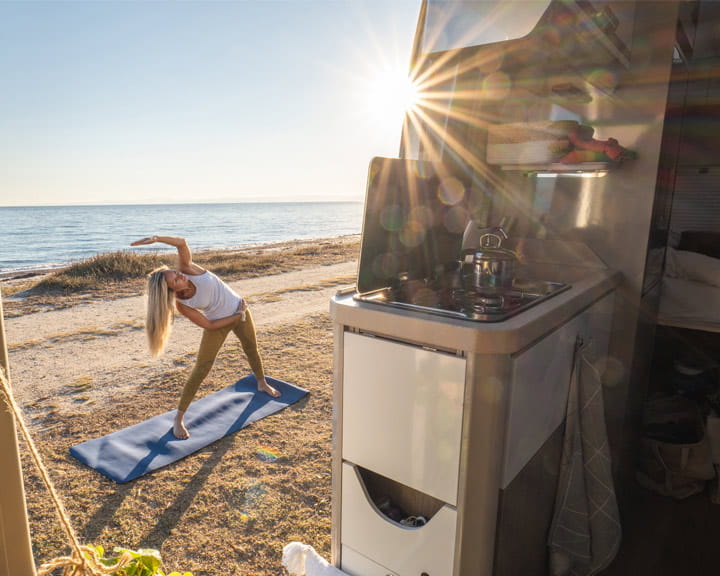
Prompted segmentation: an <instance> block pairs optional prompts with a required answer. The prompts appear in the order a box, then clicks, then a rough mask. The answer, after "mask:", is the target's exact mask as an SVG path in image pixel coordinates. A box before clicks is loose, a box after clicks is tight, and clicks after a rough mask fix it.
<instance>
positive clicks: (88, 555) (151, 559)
mask: <svg viewBox="0 0 720 576" xmlns="http://www.w3.org/2000/svg"><path fill="white" fill-rule="evenodd" d="M79 551H80V552H82V557H80V556H79V555H78V554H77V553H76V554H73V555H72V556H66V557H62V558H56V559H55V560H52V561H50V562H48V563H47V564H43V565H42V566H40V568H39V569H38V572H37V573H38V576H48V575H49V574H51V573H54V572H55V570H57V569H60V568H62V569H63V572H62V574H63V576H101V575H106V576H193V575H192V573H190V572H183V573H182V574H181V573H180V572H169V573H167V574H166V573H165V572H163V570H162V558H160V552H158V551H157V550H154V549H152V548H141V549H139V550H128V549H127V548H117V547H116V548H114V549H113V551H114V552H115V553H116V554H117V556H114V557H108V558H106V557H105V549H104V548H103V547H102V546H80V547H79Z"/></svg>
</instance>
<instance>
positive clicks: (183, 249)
mask: <svg viewBox="0 0 720 576" xmlns="http://www.w3.org/2000/svg"><path fill="white" fill-rule="evenodd" d="M155 242H161V243H162V244H168V245H169V246H174V247H175V248H177V252H178V268H179V269H180V271H181V272H184V273H185V274H202V273H203V272H205V269H204V268H202V267H201V266H198V265H197V264H195V263H194V262H193V261H192V253H191V252H190V246H188V243H187V240H185V238H183V237H181V236H148V237H147V238H141V239H140V240H135V242H133V243H132V244H130V246H143V245H145V244H154V243H155Z"/></svg>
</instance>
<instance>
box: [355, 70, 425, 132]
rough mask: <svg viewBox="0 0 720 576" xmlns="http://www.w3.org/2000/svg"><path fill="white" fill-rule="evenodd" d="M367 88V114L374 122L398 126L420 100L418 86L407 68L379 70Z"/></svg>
mask: <svg viewBox="0 0 720 576" xmlns="http://www.w3.org/2000/svg"><path fill="white" fill-rule="evenodd" d="M367 88H368V92H367V108H368V114H369V115H370V117H371V118H372V119H374V120H375V121H376V122H382V123H384V122H391V123H392V124H393V125H395V126H400V125H401V124H402V121H403V118H404V117H405V114H406V113H408V112H411V111H412V110H414V109H415V107H416V106H417V105H418V103H419V101H420V93H419V90H418V87H417V85H416V84H415V83H414V82H413V81H412V79H411V78H410V76H409V75H408V71H407V70H401V69H391V68H386V69H383V70H380V71H378V73H377V74H376V75H375V77H374V78H372V80H371V81H370V82H369V85H368V87H367Z"/></svg>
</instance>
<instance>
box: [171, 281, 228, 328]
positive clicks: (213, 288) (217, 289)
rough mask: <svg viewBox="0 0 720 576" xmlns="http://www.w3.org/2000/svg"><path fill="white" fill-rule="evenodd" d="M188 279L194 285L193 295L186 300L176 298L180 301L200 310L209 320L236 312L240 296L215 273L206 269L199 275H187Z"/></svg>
mask: <svg viewBox="0 0 720 576" xmlns="http://www.w3.org/2000/svg"><path fill="white" fill-rule="evenodd" d="M188 279H189V280H190V281H191V282H192V283H193V284H194V285H195V295H194V296H193V297H192V298H188V299H187V300H183V299H182V298H178V300H180V302H182V303H183V304H185V305H186V306H190V307H191V308H195V309H196V310H200V312H202V313H203V314H205V316H206V318H207V319H208V320H211V321H212V320H217V319H219V318H225V317H226V316H232V315H233V314H235V312H237V310H238V307H239V306H240V303H241V302H242V298H241V297H240V296H238V294H237V293H236V292H235V291H234V290H233V289H232V288H230V286H228V285H227V284H225V282H223V281H222V280H220V278H218V277H217V276H215V274H213V273H212V272H210V271H209V270H206V271H205V272H204V273H203V274H200V275H199V276H190V275H188Z"/></svg>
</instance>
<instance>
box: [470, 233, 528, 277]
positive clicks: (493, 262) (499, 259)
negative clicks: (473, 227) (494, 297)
mask: <svg viewBox="0 0 720 576" xmlns="http://www.w3.org/2000/svg"><path fill="white" fill-rule="evenodd" d="M502 241H503V238H502V236H500V235H499V234H493V233H489V234H483V235H482V236H481V237H480V248H479V249H478V250H477V251H476V252H475V254H474V255H473V257H472V282H473V287H474V288H475V289H476V290H480V291H482V290H497V289H502V288H510V287H511V286H512V283H513V280H514V279H515V269H516V266H517V260H518V258H517V255H516V254H515V252H513V251H512V250H508V249H506V248H503V247H502Z"/></svg>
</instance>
